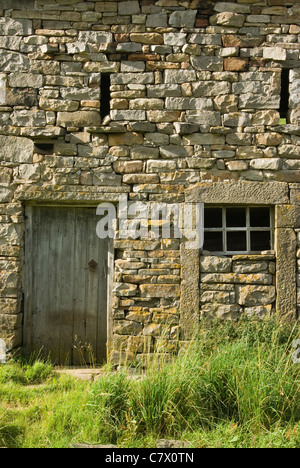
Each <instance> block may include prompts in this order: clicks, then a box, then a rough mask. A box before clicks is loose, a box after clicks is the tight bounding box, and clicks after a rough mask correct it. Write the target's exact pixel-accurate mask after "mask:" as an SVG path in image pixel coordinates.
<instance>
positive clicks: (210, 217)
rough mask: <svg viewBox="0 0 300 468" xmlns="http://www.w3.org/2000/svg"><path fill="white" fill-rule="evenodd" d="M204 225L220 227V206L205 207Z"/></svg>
mask: <svg viewBox="0 0 300 468" xmlns="http://www.w3.org/2000/svg"><path fill="white" fill-rule="evenodd" d="M204 226H205V227H206V228H221V227H222V208H205V210H204Z"/></svg>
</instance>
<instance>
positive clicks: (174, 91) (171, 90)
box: [147, 84, 181, 98]
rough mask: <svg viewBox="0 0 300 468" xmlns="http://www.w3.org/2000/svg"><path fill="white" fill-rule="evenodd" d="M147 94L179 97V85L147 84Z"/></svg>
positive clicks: (156, 96)
mask: <svg viewBox="0 0 300 468" xmlns="http://www.w3.org/2000/svg"><path fill="white" fill-rule="evenodd" d="M147 95H148V98H162V97H180V96H181V87H180V86H179V84H178V85H177V84H163V85H149V86H147Z"/></svg>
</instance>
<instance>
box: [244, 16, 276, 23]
mask: <svg viewBox="0 0 300 468" xmlns="http://www.w3.org/2000/svg"><path fill="white" fill-rule="evenodd" d="M246 21H247V23H254V24H256V23H270V21H271V17H270V16H269V15H248V16H247V17H246Z"/></svg>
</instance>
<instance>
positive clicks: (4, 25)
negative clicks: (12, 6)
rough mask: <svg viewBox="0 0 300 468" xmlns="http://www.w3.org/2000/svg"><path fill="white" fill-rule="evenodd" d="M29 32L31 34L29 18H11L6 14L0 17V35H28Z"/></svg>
mask: <svg viewBox="0 0 300 468" xmlns="http://www.w3.org/2000/svg"><path fill="white" fill-rule="evenodd" d="M7 8H9V7H7ZM31 34H33V28H32V21H31V20H29V19H12V18H8V17H6V16H4V17H2V18H0V36H29V35H31Z"/></svg>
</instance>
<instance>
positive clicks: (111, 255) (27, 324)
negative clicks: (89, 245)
mask: <svg viewBox="0 0 300 468" xmlns="http://www.w3.org/2000/svg"><path fill="white" fill-rule="evenodd" d="M99 203H101V202H100V201H99ZM99 203H95V202H94V203H81V204H80V203H73V204H72V205H71V204H70V203H69V204H67V203H61V204H58V203H45V202H44V203H37V202H36V201H35V202H33V203H30V202H27V203H26V204H24V213H25V242H24V276H23V282H24V288H23V290H24V317H23V350H24V352H25V354H29V353H30V351H31V350H30V347H31V343H32V336H31V334H32V302H31V301H32V294H33V293H32V291H33V284H32V276H31V277H29V275H27V274H26V270H27V261H26V260H27V252H26V245H28V242H29V243H30V244H31V251H33V248H32V236H31V234H30V233H31V232H32V222H33V209H34V207H35V206H38V207H45V208H58V207H59V208H95V216H96V208H97V206H98V204H99ZM114 259H115V249H114V240H113V239H108V252H107V267H108V274H107V306H106V309H107V331H106V357H107V361H108V360H109V354H110V352H111V350H112V343H113V316H112V300H113V283H114Z"/></svg>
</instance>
